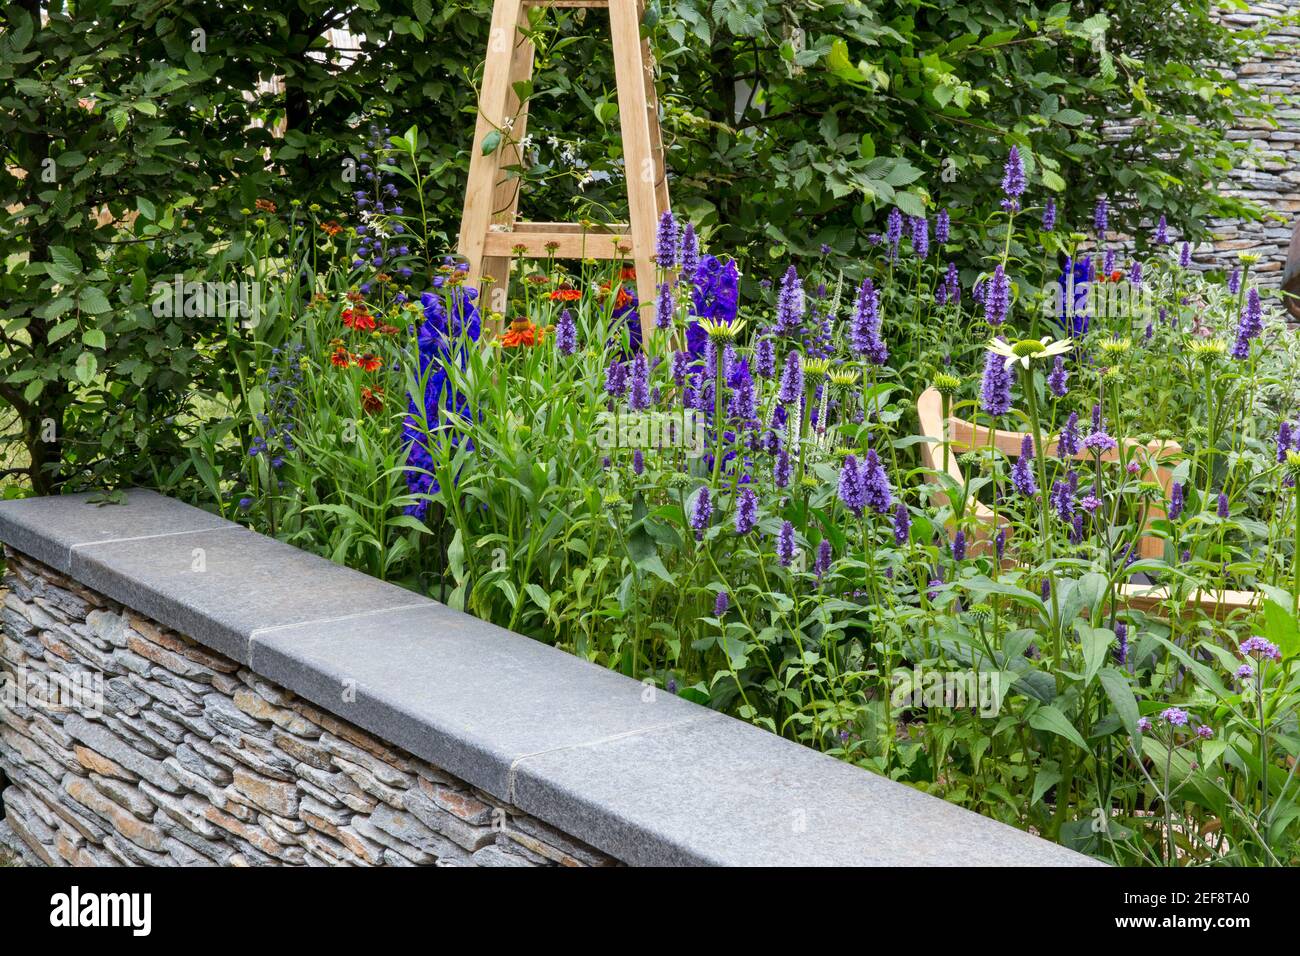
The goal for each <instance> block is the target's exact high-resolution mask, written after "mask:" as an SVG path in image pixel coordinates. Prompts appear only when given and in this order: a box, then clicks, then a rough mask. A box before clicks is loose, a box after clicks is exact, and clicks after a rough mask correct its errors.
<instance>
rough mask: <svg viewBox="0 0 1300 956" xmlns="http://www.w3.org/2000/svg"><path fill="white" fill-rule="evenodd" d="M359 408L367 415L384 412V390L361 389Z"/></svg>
mask: <svg viewBox="0 0 1300 956" xmlns="http://www.w3.org/2000/svg"><path fill="white" fill-rule="evenodd" d="M361 407H362V408H363V409H365V411H366V413H367V414H369V415H374V414H376V413H378V412H382V411H383V410H384V390H383V389H382V388H369V387H366V388H363V389H361Z"/></svg>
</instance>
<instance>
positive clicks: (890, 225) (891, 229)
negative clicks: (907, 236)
mask: <svg viewBox="0 0 1300 956" xmlns="http://www.w3.org/2000/svg"><path fill="white" fill-rule="evenodd" d="M902 238H903V214H902V213H901V212H900V211H899V210H898V208H897V207H895V208H893V209H891V210H889V219H888V221H887V222H886V224H885V239H886V240H888V242H889V258H890V259H894V258H896V257H897V256H898V244H899V242H900V241H902Z"/></svg>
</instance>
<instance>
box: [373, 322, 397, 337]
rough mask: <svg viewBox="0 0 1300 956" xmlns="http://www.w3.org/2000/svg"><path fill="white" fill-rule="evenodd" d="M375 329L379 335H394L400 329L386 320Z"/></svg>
mask: <svg viewBox="0 0 1300 956" xmlns="http://www.w3.org/2000/svg"><path fill="white" fill-rule="evenodd" d="M377 331H378V332H379V334H380V335H396V334H397V333H398V332H400V331H401V329H399V328H398V327H397V326H395V325H389V324H388V323H387V322H385V323H384V324H383V325H381V326H380V327H379V329H378V330H377Z"/></svg>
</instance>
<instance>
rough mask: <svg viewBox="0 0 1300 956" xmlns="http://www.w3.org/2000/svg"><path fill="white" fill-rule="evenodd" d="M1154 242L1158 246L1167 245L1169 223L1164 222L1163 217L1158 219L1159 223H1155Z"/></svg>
mask: <svg viewBox="0 0 1300 956" xmlns="http://www.w3.org/2000/svg"><path fill="white" fill-rule="evenodd" d="M1155 242H1156V245H1158V246H1167V245H1169V223H1168V222H1166V221H1165V217H1164V216H1163V215H1162V216H1161V217H1160V221H1159V222H1158V223H1156V236H1155Z"/></svg>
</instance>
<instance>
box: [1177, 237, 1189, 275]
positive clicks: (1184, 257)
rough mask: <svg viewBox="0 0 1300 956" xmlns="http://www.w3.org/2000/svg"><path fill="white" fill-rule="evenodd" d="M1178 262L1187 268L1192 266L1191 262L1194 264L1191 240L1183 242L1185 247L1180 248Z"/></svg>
mask: <svg viewBox="0 0 1300 956" xmlns="http://www.w3.org/2000/svg"><path fill="white" fill-rule="evenodd" d="M1178 264H1179V265H1180V266H1182V267H1183V268H1184V269H1187V268H1189V267H1190V266H1191V264H1192V244H1191V243H1190V242H1184V243H1183V247H1182V249H1181V250H1179V253H1178Z"/></svg>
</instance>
